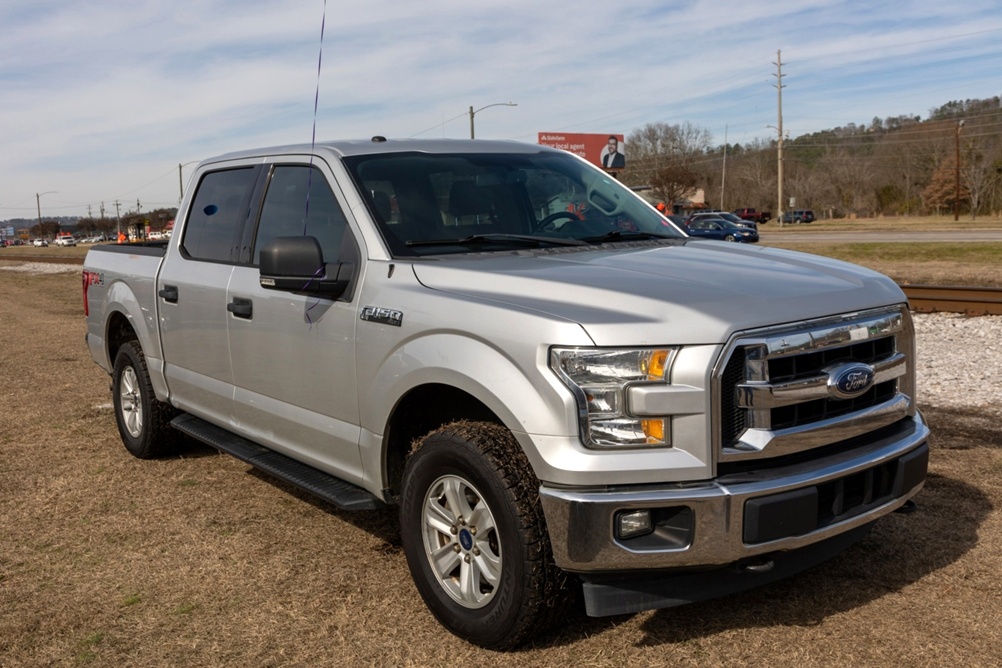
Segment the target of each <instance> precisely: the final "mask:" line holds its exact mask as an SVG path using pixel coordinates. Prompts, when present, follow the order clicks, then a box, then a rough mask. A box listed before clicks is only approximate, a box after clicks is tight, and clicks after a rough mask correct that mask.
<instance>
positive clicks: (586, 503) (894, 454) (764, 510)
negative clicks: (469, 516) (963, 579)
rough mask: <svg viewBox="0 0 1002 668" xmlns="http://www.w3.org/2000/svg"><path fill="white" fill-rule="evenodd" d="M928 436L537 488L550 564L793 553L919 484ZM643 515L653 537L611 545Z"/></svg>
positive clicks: (703, 560) (702, 561)
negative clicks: (652, 481) (581, 486)
mask: <svg viewBox="0 0 1002 668" xmlns="http://www.w3.org/2000/svg"><path fill="white" fill-rule="evenodd" d="M928 434H929V430H928V428H927V427H926V425H925V423H924V422H923V421H922V418H921V416H920V415H919V414H916V415H915V416H914V417H909V418H906V419H904V420H901V421H900V422H899V423H897V424H896V425H895V427H894V428H893V429H892V430H889V431H888V432H885V433H884V436H883V437H882V438H880V439H879V440H875V441H874V442H872V443H869V444H866V445H863V446H857V447H855V448H853V449H851V450H848V451H844V452H835V453H829V454H827V455H826V456H824V457H821V458H818V459H811V460H809V461H806V462H797V463H791V464H787V465H785V466H782V467H778V468H766V469H761V470H753V471H749V472H745V473H736V474H732V475H728V476H723V477H719V478H716V479H715V480H711V481H708V482H700V483H692V484H678V485H671V486H663V487H660V486H649V485H644V486H636V487H632V486H631V487H619V488H613V489H603V490H572V489H558V488H553V487H547V486H545V485H544V486H542V487H541V488H540V499H541V501H542V505H543V511H544V512H545V514H546V521H547V525H548V527H549V534H550V542H551V544H552V546H553V555H554V559H555V561H556V563H557V565H558V566H560V567H561V568H563V569H564V570H567V571H571V572H577V573H584V574H597V573H623V572H627V571H636V570H648V569H650V570H657V569H673V568H692V567H707V566H722V565H726V564H731V563H734V562H738V561H742V560H747V559H749V558H752V557H758V556H761V555H767V554H770V553H774V552H781V551H788V550H796V549H799V548H803V547H805V546H808V545H812V544H814V543H818V542H821V541H825V540H827V539H829V538H833V537H835V536H838V535H839V534H842V533H845V532H848V531H850V530H852V529H856V528H858V527H862V526H864V525H866V524H869V523H871V522H873V521H874V520H876V519H877V518H879V517H882V516H883V515H886V514H888V513H890V512H892V511H894V510H896V509H897V508H900V507H901V506H902V505H904V504H905V503H906V502H907V501H908V500H909V499H910V498H911V497H912V496H914V495H915V494H917V493H918V492H919V490H920V489H921V488H922V485H923V483H924V481H925V476H926V469H927V468H928V460H929V448H928V445H927V443H926V440H927V438H928ZM637 510H650V511H651V516H652V518H653V522H654V530H653V532H651V533H649V534H647V535H644V536H640V537H633V538H625V539H624V538H620V537H618V536H617V535H616V523H617V517H618V516H619V514H620V513H624V512H632V511H637Z"/></svg>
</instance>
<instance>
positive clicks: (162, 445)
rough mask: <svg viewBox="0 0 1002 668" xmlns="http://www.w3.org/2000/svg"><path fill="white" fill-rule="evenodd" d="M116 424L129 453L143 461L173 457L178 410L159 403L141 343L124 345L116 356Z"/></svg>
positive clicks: (113, 389) (113, 386)
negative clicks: (171, 424) (175, 421)
mask: <svg viewBox="0 0 1002 668" xmlns="http://www.w3.org/2000/svg"><path fill="white" fill-rule="evenodd" d="M111 397H112V401H113V402H114V405H115V422H116V423H118V433H119V435H120V436H121V437H122V443H123V444H124V445H125V449H126V450H128V451H129V452H130V453H132V454H133V455H134V456H136V457H138V458H139V459H153V458H156V457H164V456H166V455H170V454H173V453H174V452H175V450H176V447H177V446H176V435H175V434H174V431H173V430H172V429H171V426H170V421H171V419H172V418H173V417H174V416H175V415H177V410H176V409H175V408H173V407H172V406H170V405H169V404H165V403H163V402H161V401H157V398H156V395H154V393H153V384H152V383H151V382H150V372H149V369H147V367H146V357H145V356H144V355H143V349H142V348H141V347H140V345H139V343H138V342H137V341H128V342H126V343H124V344H122V347H121V348H119V349H118V354H117V355H115V367H114V370H113V372H112V376H111Z"/></svg>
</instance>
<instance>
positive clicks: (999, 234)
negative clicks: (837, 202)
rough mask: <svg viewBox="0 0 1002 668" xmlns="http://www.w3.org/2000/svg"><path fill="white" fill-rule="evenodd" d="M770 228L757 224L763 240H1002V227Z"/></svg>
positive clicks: (778, 241) (918, 241)
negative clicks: (949, 228) (954, 228)
mask: <svg viewBox="0 0 1002 668" xmlns="http://www.w3.org/2000/svg"><path fill="white" fill-rule="evenodd" d="M770 232H772V230H771V229H769V228H767V227H766V226H764V225H760V226H759V234H760V235H761V240H762V243H764V244H770V243H776V244H779V243H798V244H799V243H814V242H819V243H913V244H914V243H935V242H965V241H966V242H985V241H997V242H1002V230H969V231H964V230H956V231H921V230H916V231H909V230H901V231H896V232H866V231H852V232H849V231H846V232H814V231H812V230H803V231H801V230H796V231H793V230H790V231H787V230H786V229H784V231H783V232H781V233H780V232H777V233H775V234H770Z"/></svg>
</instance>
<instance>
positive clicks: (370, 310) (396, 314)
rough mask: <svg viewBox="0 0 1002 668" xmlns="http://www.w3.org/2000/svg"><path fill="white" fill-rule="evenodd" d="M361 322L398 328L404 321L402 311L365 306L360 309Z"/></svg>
mask: <svg viewBox="0 0 1002 668" xmlns="http://www.w3.org/2000/svg"><path fill="white" fill-rule="evenodd" d="M361 317H362V320H368V321H369V322H381V323H383V324H384V325H393V326H394V327H399V326H400V324H401V323H402V322H403V321H404V313H403V311H397V310H394V309H391V308H380V307H379V306H365V307H363V308H362V316H361Z"/></svg>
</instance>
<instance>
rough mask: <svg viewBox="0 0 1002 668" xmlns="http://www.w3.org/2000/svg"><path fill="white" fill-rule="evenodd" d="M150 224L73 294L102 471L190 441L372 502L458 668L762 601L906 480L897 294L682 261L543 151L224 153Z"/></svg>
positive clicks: (800, 257) (701, 246)
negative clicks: (103, 453)
mask: <svg viewBox="0 0 1002 668" xmlns="http://www.w3.org/2000/svg"><path fill="white" fill-rule="evenodd" d="M177 220H178V224H177V228H176V230H175V233H174V234H173V236H172V237H171V239H170V240H168V241H162V242H145V243H141V244H123V245H118V246H115V245H109V246H99V247H96V248H94V249H92V250H91V251H90V252H89V254H88V255H87V259H86V263H85V268H84V271H83V291H84V295H83V297H84V307H85V311H86V312H87V336H86V340H87V345H88V346H89V348H90V352H91V354H92V355H93V358H94V360H95V361H96V362H97V364H98V365H99V366H100V367H101V368H102V369H104V370H105V371H106V372H107V373H108V374H110V377H111V391H112V397H113V402H114V413H115V417H116V420H117V424H118V430H119V432H120V434H121V438H122V440H123V442H124V444H125V446H126V448H127V449H128V451H129V452H131V453H132V454H133V455H135V456H137V457H140V458H150V457H160V456H165V455H168V454H170V453H171V452H173V451H174V450H175V448H177V447H178V440H179V436H180V435H181V434H186V435H188V436H191V437H194V438H196V439H200V440H201V441H203V442H205V443H208V444H211V445H212V446H213V447H215V448H218V449H219V450H221V451H224V452H227V453H230V454H232V455H234V456H236V457H238V458H240V459H242V460H244V461H246V462H248V463H250V464H251V465H253V466H255V467H258V468H260V469H263V470H264V471H267V472H269V473H271V474H273V475H275V476H278V477H280V478H282V479H285V480H288V481H290V482H292V483H294V484H296V485H299V486H300V487H302V488H304V489H306V490H309V491H311V492H313V493H315V494H317V495H319V496H320V497H322V498H324V499H326V500H328V501H329V502H331V503H333V504H335V505H336V506H338V507H340V508H345V509H357V510H363V509H372V508H378V507H382V506H384V505H386V504H394V505H398V506H399V516H400V530H401V537H402V542H403V547H404V552H405V555H406V558H407V562H408V565H409V567H410V570H411V573H412V575H413V578H414V581H415V583H416V585H417V589H418V591H419V592H420V595H421V596H422V597H423V599H424V601H425V602H426V604H427V606H428V607H429V609H430V610H431V612H432V613H433V614H434V615H435V616H436V617H437V618H438V619H439V620H440V622H441V623H442V624H443V625H444V626H445V627H447V628H448V629H449V630H451V631H452V632H454V633H456V634H457V635H459V636H461V637H463V638H466V639H468V640H470V641H472V642H475V643H478V644H480V645H482V646H485V647H492V648H508V647H512V646H515V645H518V644H519V643H522V642H524V641H526V640H527V639H528V638H529V637H530V636H532V635H533V634H534V633H535V632H537V631H538V630H539V629H542V628H545V627H546V626H547V625H548V624H551V623H553V622H559V621H561V620H563V619H566V616H565V611H566V609H567V606H568V605H580V601H581V600H582V599H583V602H584V608H585V611H586V612H587V613H588V614H589V615H593V616H602V615H614V614H621V613H629V612H633V611H639V610H645V609H653V608H659V607H666V606H672V605H679V604H682V603H686V602H689V601H695V600H700V599H705V598H708V597H712V596H719V595H721V594H724V593H728V592H733V591H737V590H741V589H744V588H748V587H751V586H755V585H760V584H764V583H767V582H770V581H772V580H775V579H777V578H779V577H783V576H786V575H789V574H791V573H793V572H796V571H798V570H801V569H803V568H806V567H809V566H811V565H814V564H816V563H819V562H820V561H821V560H823V559H825V558H828V557H830V556H831V555H833V554H835V553H836V552H838V551H839V550H842V549H844V548H845V547H847V546H848V545H850V544H852V543H853V542H854V541H857V540H859V539H860V538H861V537H862V536H863V535H864V534H865V533H866V531H867V530H868V529H869V528H870V526H871V525H872V524H873V523H874V521H876V520H877V519H878V518H880V517H881V516H883V515H885V514H887V513H890V512H892V511H895V510H897V509H906V506H907V508H910V507H911V506H912V505H913V504H912V502H911V498H912V497H913V496H914V495H915V494H916V493H918V491H919V490H920V488H921V487H922V485H923V482H924V479H925V475H926V469H927V460H928V446H927V435H928V430H927V428H926V426H925V423H924V422H923V420H922V417H921V415H920V413H919V412H918V411H917V409H916V403H915V348H914V335H913V329H912V322H911V318H910V316H909V312H908V308H907V304H906V300H905V297H904V296H903V294H902V293H901V291H900V290H899V289H898V287H897V286H896V285H895V284H894V283H892V282H891V281H890V280H889V279H887V278H886V277H884V276H881V275H879V274H877V273H874V272H872V271H869V270H867V269H863V268H861V267H858V266H854V265H852V264H847V263H844V262H839V261H835V260H830V259H825V258H820V257H814V256H810V255H805V254H800V253H794V252H789V251H784V250H777V249H772V248H754V247H748V246H746V245H744V244H727V243H723V242H717V241H704V240H698V239H693V238H690V237H688V236H687V235H686V234H685V232H684V231H682V230H680V229H679V228H677V227H676V226H675V225H674V224H673V223H672V222H671V221H669V220H668V219H667V218H665V217H664V216H662V215H661V214H659V213H658V212H657V211H656V210H655V209H654V208H653V207H651V206H650V205H649V204H648V203H646V202H645V201H643V200H642V199H640V198H639V197H637V196H636V195H634V194H633V193H632V192H631V191H630V190H629V189H627V188H625V187H623V186H622V185H620V184H619V183H618V182H617V181H616V180H615V179H614V178H612V177H610V176H609V175H607V174H606V173H604V172H603V171H601V170H599V169H596V168H594V167H591V166H590V165H589V164H588V163H586V162H585V161H584V160H581V159H580V158H577V157H575V156H573V155H571V154H570V153H566V152H563V151H559V150H555V149H550V148H546V147H542V146H535V145H524V144H518V143H511V142H494V141H479V140H478V141H449V140H441V141H408V140H402V141H387V140H385V139H384V138H382V137H374V138H373V139H371V140H365V141H353V142H351V141H349V142H332V143H319V144H316V145H315V146H312V145H305V146H287V147H279V148H268V149H261V150H254V151H245V152H240V153H232V154H228V155H223V156H220V157H217V158H212V159H210V160H206V161H204V162H202V163H201V164H200V165H199V166H198V168H197V169H196V170H195V172H194V173H193V174H192V177H191V182H190V185H189V188H188V194H186V196H185V200H184V201H183V202H182V204H181V207H180V210H179V211H178V216H177ZM856 558H859V559H865V558H866V555H865V554H864V553H860V554H858V555H857V557H856ZM581 594H583V595H581Z"/></svg>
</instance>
